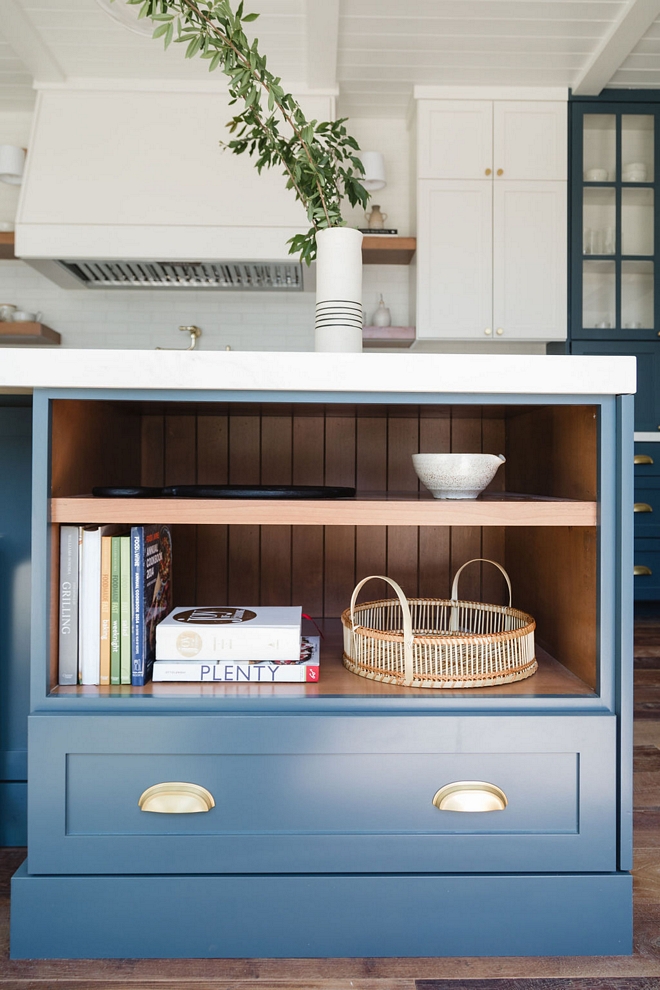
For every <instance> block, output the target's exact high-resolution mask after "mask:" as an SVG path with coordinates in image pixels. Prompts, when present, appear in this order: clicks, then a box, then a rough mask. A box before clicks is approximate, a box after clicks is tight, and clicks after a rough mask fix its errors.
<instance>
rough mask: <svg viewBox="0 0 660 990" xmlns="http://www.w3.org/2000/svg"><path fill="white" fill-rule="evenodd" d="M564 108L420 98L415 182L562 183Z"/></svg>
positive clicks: (546, 104) (551, 102)
mask: <svg viewBox="0 0 660 990" xmlns="http://www.w3.org/2000/svg"><path fill="white" fill-rule="evenodd" d="M567 126H568V125H567V104H566V103H565V102H561V101H558V100H538V101H536V100H421V101H420V102H419V106H418V113H417V135H418V137H417V178H418V179H483V178H488V177H490V176H492V177H493V178H494V179H495V180H497V179H498V178H502V179H524V180H538V181H542V182H545V181H549V180H552V179H557V180H562V179H566V171H567Z"/></svg>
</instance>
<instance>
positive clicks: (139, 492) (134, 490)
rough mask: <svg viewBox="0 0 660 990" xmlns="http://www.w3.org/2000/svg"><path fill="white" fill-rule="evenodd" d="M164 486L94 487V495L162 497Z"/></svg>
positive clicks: (109, 496)
mask: <svg viewBox="0 0 660 990" xmlns="http://www.w3.org/2000/svg"><path fill="white" fill-rule="evenodd" d="M162 494H163V489H162V488H147V487H145V486H144V485H124V486H123V487H122V486H118V485H111V486H109V487H97V488H92V495H94V496H96V497H97V498H161V496H162Z"/></svg>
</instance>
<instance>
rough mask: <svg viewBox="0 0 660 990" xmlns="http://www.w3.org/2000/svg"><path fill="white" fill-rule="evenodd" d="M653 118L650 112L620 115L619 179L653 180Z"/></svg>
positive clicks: (629, 180) (624, 180)
mask: <svg viewBox="0 0 660 990" xmlns="http://www.w3.org/2000/svg"><path fill="white" fill-rule="evenodd" d="M653 145H654V119H653V116H652V115H651V114H643V113H626V114H623V116H622V117H621V181H622V182H653V170H654V161H653V158H654V155H653Z"/></svg>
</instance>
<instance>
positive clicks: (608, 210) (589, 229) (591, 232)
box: [582, 186, 640, 254]
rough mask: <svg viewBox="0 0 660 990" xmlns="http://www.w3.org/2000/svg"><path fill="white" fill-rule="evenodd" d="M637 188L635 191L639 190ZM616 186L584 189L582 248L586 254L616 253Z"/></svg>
mask: <svg viewBox="0 0 660 990" xmlns="http://www.w3.org/2000/svg"><path fill="white" fill-rule="evenodd" d="M639 191H640V190H639V189H635V190H634V192H639ZM614 197H615V191H614V188H612V189H607V188H603V187H602V186H596V188H595V189H585V190H584V201H583V208H582V218H583V219H582V223H583V228H582V250H583V253H584V254H614V245H615V243H616V229H615V224H616V209H615V200H614Z"/></svg>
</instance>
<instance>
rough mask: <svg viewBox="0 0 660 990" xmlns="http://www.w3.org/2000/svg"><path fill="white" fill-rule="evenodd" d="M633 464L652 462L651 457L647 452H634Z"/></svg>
mask: <svg viewBox="0 0 660 990" xmlns="http://www.w3.org/2000/svg"><path fill="white" fill-rule="evenodd" d="M634 463H635V464H653V458H652V457H649V455H648V454H635V460H634Z"/></svg>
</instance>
